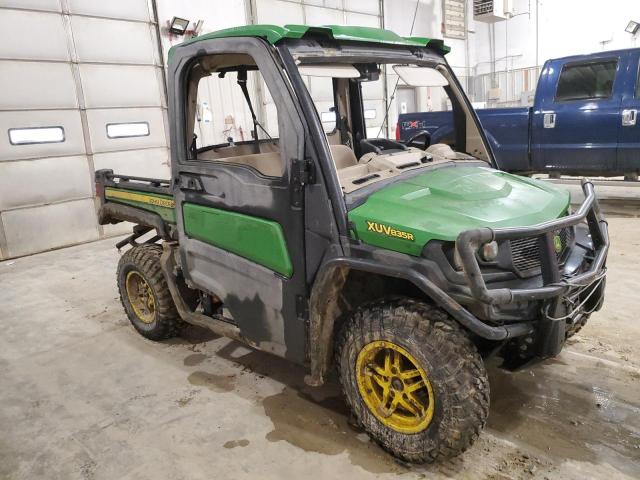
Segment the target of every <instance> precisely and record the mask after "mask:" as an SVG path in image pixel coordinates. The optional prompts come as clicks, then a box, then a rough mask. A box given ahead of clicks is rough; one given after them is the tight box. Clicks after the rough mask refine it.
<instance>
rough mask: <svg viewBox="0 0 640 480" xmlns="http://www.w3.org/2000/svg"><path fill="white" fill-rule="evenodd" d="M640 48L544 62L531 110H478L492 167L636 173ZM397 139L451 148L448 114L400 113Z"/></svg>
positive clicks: (639, 136) (450, 117)
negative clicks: (422, 135)
mask: <svg viewBox="0 0 640 480" xmlns="http://www.w3.org/2000/svg"><path fill="white" fill-rule="evenodd" d="M639 59H640V49H628V50H617V51H611V52H600V53H595V54H591V55H580V56H572V57H564V58H558V59H553V60H547V62H545V64H544V67H543V69H542V72H541V74H540V79H539V80H538V87H537V90H536V95H535V100H534V105H533V107H519V108H489V109H481V110H478V111H477V113H478V116H479V118H480V121H481V123H482V126H483V127H484V130H485V132H486V134H487V137H488V139H489V142H490V144H491V146H492V149H493V152H494V154H495V156H496V159H497V161H498V164H499V165H500V167H501V168H502V169H503V170H507V171H511V172H520V173H532V172H545V173H551V174H554V173H555V174H559V173H564V174H573V175H594V174H595V175H600V176H617V175H625V177H627V178H633V179H637V176H638V172H639V171H640V122H639V121H638V111H640V75H639V71H640V70H639ZM397 128H398V132H397V134H396V136H397V137H398V138H399V139H401V140H407V139H409V138H411V137H412V136H414V135H415V134H416V133H417V132H420V131H422V130H427V131H428V132H429V133H430V134H431V144H432V145H433V144H436V143H449V144H451V143H452V142H453V136H452V132H453V115H452V112H450V111H442V112H422V113H406V114H401V115H400V116H399V119H398V127H397Z"/></svg>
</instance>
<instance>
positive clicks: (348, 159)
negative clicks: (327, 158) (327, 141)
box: [329, 145, 358, 170]
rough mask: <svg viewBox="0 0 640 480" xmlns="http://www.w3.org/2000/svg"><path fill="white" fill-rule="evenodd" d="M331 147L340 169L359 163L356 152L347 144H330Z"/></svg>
mask: <svg viewBox="0 0 640 480" xmlns="http://www.w3.org/2000/svg"><path fill="white" fill-rule="evenodd" d="M329 149H330V150H331V155H332V156H333V161H334V163H335V164H336V168H337V169H338V170H341V169H343V168H347V167H352V166H354V165H357V164H358V159H357V158H356V155H355V153H353V150H351V149H350V148H349V147H347V146H346V145H329Z"/></svg>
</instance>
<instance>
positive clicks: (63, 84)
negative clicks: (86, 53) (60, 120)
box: [0, 60, 78, 110]
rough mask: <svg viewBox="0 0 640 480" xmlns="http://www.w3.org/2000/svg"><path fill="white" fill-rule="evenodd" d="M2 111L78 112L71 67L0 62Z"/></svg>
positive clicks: (10, 61) (65, 64) (59, 64)
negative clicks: (45, 109) (68, 110)
mask: <svg viewBox="0 0 640 480" xmlns="http://www.w3.org/2000/svg"><path fill="white" fill-rule="evenodd" d="M0 71H2V75H0V110H11V109H14V110H22V109H32V108H43V109H44V108H77V107H78V98H77V95H76V87H75V83H74V80H73V73H72V72H71V64H69V63H48V62H22V61H12V60H4V61H0Z"/></svg>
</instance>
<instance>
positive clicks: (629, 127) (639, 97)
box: [616, 50, 640, 175]
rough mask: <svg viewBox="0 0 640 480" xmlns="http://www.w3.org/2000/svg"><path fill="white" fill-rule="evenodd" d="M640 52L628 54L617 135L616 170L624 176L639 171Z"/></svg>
mask: <svg viewBox="0 0 640 480" xmlns="http://www.w3.org/2000/svg"><path fill="white" fill-rule="evenodd" d="M639 60H640V50H634V51H632V53H629V56H628V62H627V67H626V72H625V78H626V81H625V85H624V92H623V94H622V106H621V112H620V117H619V119H618V121H619V123H618V125H619V130H618V131H619V134H618V164H617V166H616V170H617V171H618V172H619V173H623V174H625V175H629V174H631V175H634V174H635V175H637V173H638V171H640V120H639V119H638V114H640V70H639V63H640V62H639Z"/></svg>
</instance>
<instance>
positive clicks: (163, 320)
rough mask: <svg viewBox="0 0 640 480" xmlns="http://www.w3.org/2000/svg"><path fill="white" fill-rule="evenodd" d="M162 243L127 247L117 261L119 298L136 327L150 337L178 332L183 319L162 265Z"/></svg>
mask: <svg viewBox="0 0 640 480" xmlns="http://www.w3.org/2000/svg"><path fill="white" fill-rule="evenodd" d="M161 254H162V247H161V246H160V245H156V244H144V245H138V246H136V247H133V248H132V249H131V250H127V251H126V252H125V253H124V255H122V257H120V261H119V262H118V270H117V279H118V290H119V291H120V301H121V302H122V306H123V307H124V309H125V311H126V312H127V316H128V317H129V320H130V321H131V324H132V325H133V327H134V328H135V329H136V330H137V331H138V332H139V333H140V334H141V335H142V336H143V337H146V338H148V339H150V340H165V339H167V338H171V337H175V336H176V335H178V332H179V331H180V328H182V326H183V325H184V322H182V320H180V317H179V316H178V312H177V311H176V307H175V305H174V303H173V299H172V298H171V293H170V291H169V287H168V286H167V281H166V279H165V278H164V274H163V273H162V268H161V266H160V255H161Z"/></svg>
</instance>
